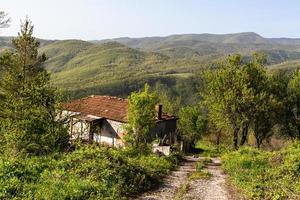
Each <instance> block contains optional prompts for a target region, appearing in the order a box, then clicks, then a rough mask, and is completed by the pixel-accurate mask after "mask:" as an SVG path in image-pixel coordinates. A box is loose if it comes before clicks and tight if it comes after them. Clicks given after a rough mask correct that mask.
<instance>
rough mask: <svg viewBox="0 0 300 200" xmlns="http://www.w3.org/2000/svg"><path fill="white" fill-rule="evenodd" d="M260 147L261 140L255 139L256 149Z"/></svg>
mask: <svg viewBox="0 0 300 200" xmlns="http://www.w3.org/2000/svg"><path fill="white" fill-rule="evenodd" d="M260 145H261V140H260V139H259V138H258V137H256V147H257V148H258V149H259V148H260Z"/></svg>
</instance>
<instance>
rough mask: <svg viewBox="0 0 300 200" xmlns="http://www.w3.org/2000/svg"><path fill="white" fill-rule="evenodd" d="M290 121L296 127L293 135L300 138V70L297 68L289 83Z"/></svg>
mask: <svg viewBox="0 0 300 200" xmlns="http://www.w3.org/2000/svg"><path fill="white" fill-rule="evenodd" d="M288 96H289V106H288V108H289V111H290V115H289V116H290V120H291V121H290V123H291V126H292V127H293V129H294V134H291V136H293V137H295V138H297V139H300V70H297V71H296V72H295V73H294V74H293V77H292V79H291V80H290V81H289V85H288Z"/></svg>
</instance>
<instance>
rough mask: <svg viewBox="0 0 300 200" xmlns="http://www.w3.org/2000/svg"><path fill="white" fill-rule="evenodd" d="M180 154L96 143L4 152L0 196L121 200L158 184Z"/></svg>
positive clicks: (0, 165)
mask: <svg viewBox="0 0 300 200" xmlns="http://www.w3.org/2000/svg"><path fill="white" fill-rule="evenodd" d="M179 158H180V157H178V156H175V155H174V156H170V157H157V156H156V155H154V154H152V153H151V151H150V149H149V150H148V149H146V150H144V151H141V150H136V149H135V150H134V149H130V148H127V149H125V150H120V149H119V150H117V149H112V148H110V147H102V146H96V145H91V146H82V147H78V148H76V149H75V150H74V151H72V152H70V153H63V154H61V153H56V154H52V155H48V156H29V157H28V156H18V157H6V156H4V155H2V156H1V157H0V186H1V187H0V198H1V199H12V198H18V199H125V197H126V196H130V195H133V194H137V193H138V192H141V191H144V190H147V189H150V188H151V187H153V186H154V185H155V184H157V183H159V181H160V180H161V179H160V177H161V176H162V175H165V174H167V173H168V172H169V171H170V170H171V169H173V168H174V167H175V166H176V164H178V162H179Z"/></svg>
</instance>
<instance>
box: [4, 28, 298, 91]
mask: <svg viewBox="0 0 300 200" xmlns="http://www.w3.org/2000/svg"><path fill="white" fill-rule="evenodd" d="M11 39H12V38H11V37H1V38H0V49H2V50H3V49H7V48H11ZM40 42H41V47H40V52H43V53H45V54H46V55H47V57H48V60H47V61H46V63H45V66H44V67H45V68H46V69H47V70H49V71H50V72H52V82H53V84H55V85H56V86H58V87H60V88H63V89H64V90H67V91H68V92H70V93H72V96H75V97H79V96H85V95H88V94H92V93H93V94H111V95H119V96H124V95H127V94H128V93H129V92H131V91H133V90H136V89H138V88H140V87H141V86H142V85H143V84H144V83H145V82H150V83H153V84H154V83H156V82H161V83H163V84H166V85H169V86H170V87H174V88H175V90H176V91H177V92H178V85H180V84H181V85H184V84H185V83H184V82H187V80H188V79H190V78H191V77H192V76H193V75H194V74H196V73H197V72H199V71H200V70H201V69H203V68H206V67H207V66H210V65H211V64H213V63H215V62H218V61H219V60H221V59H222V58H224V57H225V56H227V55H228V54H232V53H242V54H244V55H250V54H251V53H253V52H254V51H259V52H263V53H265V54H266V55H267V57H268V63H269V64H270V68H271V69H272V70H276V69H285V68H288V69H291V68H294V67H295V66H296V65H297V66H298V63H299V60H300V39H289V38H270V39H269V38H264V37H262V36H260V35H258V34H256V33H251V32H250V33H237V34H224V35H216V34H183V35H171V36H167V37H147V38H116V39H109V40H100V41H82V40H40ZM184 87H185V88H187V87H189V86H184ZM182 90H183V89H181V92H182Z"/></svg>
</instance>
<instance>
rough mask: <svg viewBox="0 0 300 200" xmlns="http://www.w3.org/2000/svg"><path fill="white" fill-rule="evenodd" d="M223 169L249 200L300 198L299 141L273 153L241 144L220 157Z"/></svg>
mask: <svg viewBox="0 0 300 200" xmlns="http://www.w3.org/2000/svg"><path fill="white" fill-rule="evenodd" d="M223 160H224V164H223V165H224V169H225V171H226V172H227V173H228V174H229V175H230V177H231V179H232V181H233V182H234V183H235V184H236V185H237V186H238V187H239V188H241V189H242V190H243V191H244V192H245V193H246V194H247V195H248V196H249V197H251V199H273V200H275V199H299V198H300V179H299V176H300V144H299V142H295V143H294V144H292V145H291V146H289V147H288V148H286V149H283V150H281V151H277V152H268V151H264V150H258V149H253V148H249V147H244V148H241V149H239V150H238V151H234V152H230V153H228V154H226V155H224V156H223Z"/></svg>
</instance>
